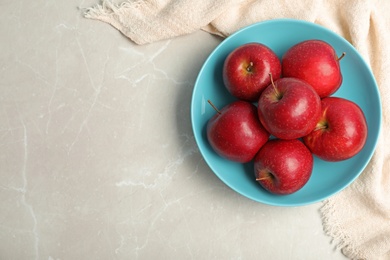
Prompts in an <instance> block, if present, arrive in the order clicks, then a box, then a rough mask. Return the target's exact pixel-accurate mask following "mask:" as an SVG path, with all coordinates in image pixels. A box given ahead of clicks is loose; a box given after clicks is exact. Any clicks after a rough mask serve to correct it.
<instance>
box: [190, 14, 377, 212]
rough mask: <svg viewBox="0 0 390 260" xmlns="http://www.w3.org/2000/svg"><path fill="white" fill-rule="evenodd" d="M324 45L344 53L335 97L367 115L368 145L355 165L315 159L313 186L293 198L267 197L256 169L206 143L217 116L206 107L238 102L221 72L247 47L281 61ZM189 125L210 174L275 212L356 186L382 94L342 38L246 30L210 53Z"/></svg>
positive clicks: (272, 25)
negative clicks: (315, 42) (311, 43)
mask: <svg viewBox="0 0 390 260" xmlns="http://www.w3.org/2000/svg"><path fill="white" fill-rule="evenodd" d="M308 39H321V40H324V41H326V42H328V43H329V44H331V45H332V46H333V47H334V48H335V50H336V52H337V54H341V53H342V52H346V54H347V55H346V56H345V57H344V58H343V59H342V61H341V62H340V64H341V71H342V74H343V84H342V85H341V87H340V89H339V90H338V91H337V92H336V93H335V94H333V96H338V97H343V98H347V99H349V100H352V101H354V102H355V103H357V104H358V105H359V106H360V107H361V108H362V110H363V112H364V114H365V116H366V119H367V124H368V139H367V142H366V144H365V146H364V148H363V150H362V151H361V152H360V153H359V154H357V155H356V156H354V157H353V158H351V159H348V160H345V161H341V162H325V161H322V160H321V159H319V158H317V157H314V169H313V173H312V176H311V178H310V180H309V182H308V183H307V184H306V185H305V186H304V187H303V188H302V189H301V190H299V191H297V192H296V193H293V194H291V195H284V196H280V195H274V194H271V193H269V192H267V191H265V190H264V189H263V188H262V187H261V186H260V185H259V184H258V183H257V182H256V181H255V177H254V172H253V168H252V167H253V163H248V164H240V163H235V162H231V161H228V160H226V159H223V158H221V157H220V156H218V155H217V154H216V153H215V152H214V151H213V149H212V148H211V147H210V145H209V143H208V141H207V137H206V124H207V121H208V120H209V119H210V118H211V117H212V116H213V115H214V113H215V110H214V109H213V108H212V107H211V106H210V105H209V104H208V103H207V100H208V99H210V100H212V102H213V103H214V104H215V105H216V106H217V107H219V108H222V107H223V106H225V105H227V104H228V103H230V102H232V101H233V100H235V98H233V97H232V96H231V95H230V94H229V93H228V92H227V90H226V89H225V87H224V84H223V80H222V66H223V62H224V60H225V58H226V56H227V55H228V54H229V53H230V52H231V51H232V50H233V49H235V48H236V47H238V46H240V45H242V44H244V43H248V42H260V43H263V44H265V45H267V46H268V47H270V48H271V49H273V50H274V52H275V53H276V54H277V55H278V56H279V58H281V57H282V55H283V54H284V53H285V52H286V51H287V49H288V48H290V47H291V46H292V45H294V44H296V43H298V42H300V41H304V40H308ZM191 120H192V127H193V132H194V135H195V139H196V142H197V144H198V146H199V149H200V152H201V154H202V155H203V157H204V159H205V161H206V162H207V164H208V165H209V167H210V168H211V169H212V171H213V172H214V173H215V174H216V175H217V176H218V177H219V178H220V179H221V180H222V181H223V182H224V183H225V184H226V185H228V186H229V187H230V188H232V189H233V190H235V191H236V192H238V193H240V194H242V195H243V196H246V197H247V198H250V199H252V200H255V201H258V202H261V203H265V204H269V205H276V206H300V205H307V204H311V203H315V202H318V201H321V200H324V199H325V198H327V197H330V196H331V195H333V194H335V193H337V192H339V191H341V190H342V189H344V188H345V187H347V186H348V185H349V184H350V183H352V182H353V181H354V180H355V179H356V178H357V177H358V176H359V174H360V173H361V172H362V171H363V170H364V168H365V167H366V166H367V164H368V162H369V160H370V159H371V157H372V155H373V153H374V150H375V146H376V143H377V140H378V135H379V131H380V126H381V103H380V96H379V91H378V88H377V85H376V82H375V78H374V76H373V74H372V72H371V70H370V67H369V66H368V65H367V64H366V63H365V61H364V60H363V58H362V57H361V56H360V54H359V53H358V52H357V51H356V50H355V48H354V47H353V46H352V45H351V44H350V43H349V42H348V41H346V40H345V39H344V38H342V37H340V36H339V35H337V34H335V33H333V32H332V31H330V30H328V29H326V28H324V27H322V26H319V25H317V24H313V23H308V22H304V21H300V20H290V19H279V20H270V21H265V22H260V23H256V24H253V25H251V26H248V27H246V28H244V29H241V30H240V31H238V32H236V33H234V34H233V35H231V36H229V37H228V38H226V39H225V40H224V41H223V42H222V43H221V44H219V46H217V48H216V49H215V50H214V51H213V52H212V53H211V55H210V56H209V57H208V59H207V60H206V62H205V63H204V65H203V67H202V69H201V71H200V73H199V75H198V78H197V80H196V83H195V86H194V90H193V96H192V103H191Z"/></svg>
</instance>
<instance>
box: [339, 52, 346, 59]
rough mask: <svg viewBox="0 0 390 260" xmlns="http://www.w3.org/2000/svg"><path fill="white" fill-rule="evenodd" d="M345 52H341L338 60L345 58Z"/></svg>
mask: <svg viewBox="0 0 390 260" xmlns="http://www.w3.org/2000/svg"><path fill="white" fill-rule="evenodd" d="M345 54H346V53H345V52H343V53H341V56H340V57H338V58H337V61H340V60H341V59H342V58H344V56H345Z"/></svg>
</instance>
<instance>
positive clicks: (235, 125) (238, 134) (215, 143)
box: [207, 101, 269, 163]
mask: <svg viewBox="0 0 390 260" xmlns="http://www.w3.org/2000/svg"><path fill="white" fill-rule="evenodd" d="M268 138H269V133H268V132H267V131H266V130H265V129H264V128H263V126H262V125H261V123H260V121H259V119H258V117H257V110H256V106H255V105H253V104H252V103H249V102H246V101H234V102H232V103H230V104H228V105H226V106H225V107H223V108H222V109H221V110H220V111H219V110H217V113H216V114H215V115H214V116H213V117H212V118H211V119H210V120H209V121H208V123H207V139H208V141H209V143H210V145H211V147H212V148H213V149H214V151H215V152H216V153H217V154H219V155H220V156H222V157H224V158H226V159H229V160H232V161H235V162H241V163H246V162H249V161H251V160H252V159H253V158H254V157H255V155H256V153H257V152H258V151H259V149H260V148H261V147H262V146H263V145H264V144H265V143H266V142H267V140H268Z"/></svg>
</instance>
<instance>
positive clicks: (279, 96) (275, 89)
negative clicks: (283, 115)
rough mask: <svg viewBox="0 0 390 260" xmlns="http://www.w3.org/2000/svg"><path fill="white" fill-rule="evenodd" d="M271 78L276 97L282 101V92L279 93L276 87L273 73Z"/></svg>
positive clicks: (270, 75)
mask: <svg viewBox="0 0 390 260" xmlns="http://www.w3.org/2000/svg"><path fill="white" fill-rule="evenodd" d="M269 77H270V78H271V85H272V87H273V88H274V91H275V95H276V97H277V98H278V99H279V100H280V99H281V98H282V95H281V94H280V92H279V91H278V89H277V88H276V86H275V83H274V78H273V77H272V73H269Z"/></svg>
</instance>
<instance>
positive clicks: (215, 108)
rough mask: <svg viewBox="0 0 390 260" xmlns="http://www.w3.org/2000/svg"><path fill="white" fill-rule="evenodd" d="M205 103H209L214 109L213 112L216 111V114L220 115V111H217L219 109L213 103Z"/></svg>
mask: <svg viewBox="0 0 390 260" xmlns="http://www.w3.org/2000/svg"><path fill="white" fill-rule="evenodd" d="M207 102H209V104H210V105H211V106H212V107H213V108H214V110H215V111H217V113H218V114H221V111H219V109H218V108H217V107H216V106H215V105H214V104H213V102H211V100H207Z"/></svg>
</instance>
